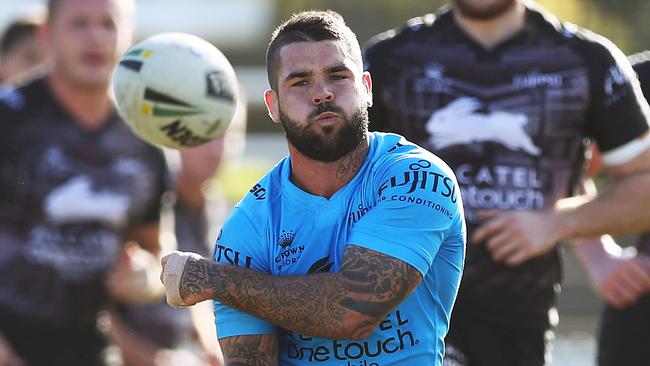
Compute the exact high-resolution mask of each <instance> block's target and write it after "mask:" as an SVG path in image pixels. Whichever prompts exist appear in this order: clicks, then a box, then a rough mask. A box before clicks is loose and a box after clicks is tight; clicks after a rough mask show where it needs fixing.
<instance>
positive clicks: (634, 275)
mask: <svg viewBox="0 0 650 366" xmlns="http://www.w3.org/2000/svg"><path fill="white" fill-rule="evenodd" d="M649 277H650V273H648V271H646V270H645V268H644V266H643V264H642V263H641V262H640V261H638V260H637V259H636V258H635V259H630V260H628V261H627V262H625V263H624V264H622V265H621V266H620V267H618V268H617V269H616V270H615V271H614V273H613V274H612V275H611V276H610V277H609V278H608V279H607V281H606V282H605V283H604V284H603V285H602V286H600V289H599V293H600V294H601V296H602V297H603V299H604V300H605V301H607V303H609V304H610V305H612V306H614V307H616V308H624V307H626V306H628V305H630V304H632V303H634V302H636V301H637V300H638V299H639V297H641V296H642V295H644V294H645V293H647V292H648V291H650V287H649V286H648V285H649V284H650V281H649V280H650V278H649Z"/></svg>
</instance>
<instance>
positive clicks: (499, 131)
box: [426, 97, 541, 155]
mask: <svg viewBox="0 0 650 366" xmlns="http://www.w3.org/2000/svg"><path fill="white" fill-rule="evenodd" d="M480 107H481V103H480V102H479V101H478V100H476V99H475V98H468V97H461V98H458V99H456V100H454V101H453V102H451V103H449V104H448V105H447V106H446V107H444V108H442V109H439V110H437V111H435V112H433V113H432V114H431V117H430V118H429V120H428V121H427V123H426V129H427V132H429V134H430V136H431V137H430V138H429V142H430V143H431V145H433V147H434V148H436V149H444V148H447V147H449V146H453V145H460V144H469V143H472V142H483V141H492V142H498V143H500V144H501V145H503V146H505V147H506V148H508V149H510V150H523V151H525V152H526V153H528V154H531V155H539V154H540V152H541V151H540V149H539V147H537V146H535V144H534V143H533V141H532V139H531V138H530V136H529V135H528V134H527V133H526V131H525V126H526V124H527V123H528V117H527V116H526V115H525V114H523V113H513V112H506V111H494V112H490V113H487V114H484V113H477V112H476V110H477V109H479V108H480Z"/></svg>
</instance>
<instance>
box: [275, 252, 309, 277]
mask: <svg viewBox="0 0 650 366" xmlns="http://www.w3.org/2000/svg"><path fill="white" fill-rule="evenodd" d="M304 251H305V246H304V245H298V246H295V247H293V248H287V249H286V250H283V251H281V252H280V253H279V254H278V255H276V256H275V258H274V261H275V265H276V267H277V269H278V271H280V272H281V271H282V270H284V269H286V268H287V267H289V266H292V265H294V264H296V263H298V259H300V257H302V253H303V252H304Z"/></svg>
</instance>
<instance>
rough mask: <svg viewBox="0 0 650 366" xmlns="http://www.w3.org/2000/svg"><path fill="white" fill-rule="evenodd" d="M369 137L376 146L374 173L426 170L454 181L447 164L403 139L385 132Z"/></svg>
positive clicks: (373, 133)
mask: <svg viewBox="0 0 650 366" xmlns="http://www.w3.org/2000/svg"><path fill="white" fill-rule="evenodd" d="M370 136H371V138H372V139H374V140H375V141H376V142H375V143H376V145H377V147H376V152H375V155H376V156H375V157H374V162H373V170H374V171H375V172H386V173H391V172H395V171H401V170H404V169H407V170H412V171H417V170H422V171H425V170H426V171H435V172H437V173H440V174H444V175H446V176H449V177H450V178H452V179H454V180H455V175H454V172H453V170H452V169H451V168H450V167H449V165H447V163H445V162H444V161H443V160H442V159H440V158H439V157H438V156H437V155H435V154H433V153H432V152H430V151H429V150H427V149H425V148H423V147H421V146H419V145H417V144H415V143H412V142H410V141H408V140H407V139H406V138H405V137H403V136H401V135H398V134H395V133H385V132H371V133H370Z"/></svg>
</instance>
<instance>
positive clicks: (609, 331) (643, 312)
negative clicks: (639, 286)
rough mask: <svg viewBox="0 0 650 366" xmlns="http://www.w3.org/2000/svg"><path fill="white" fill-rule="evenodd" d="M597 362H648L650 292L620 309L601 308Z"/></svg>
mask: <svg viewBox="0 0 650 366" xmlns="http://www.w3.org/2000/svg"><path fill="white" fill-rule="evenodd" d="M598 365H599V366H614V365H626V366H637V365H638V366H647V365H650V295H646V296H644V297H643V298H641V299H640V300H639V301H638V302H636V303H635V304H632V305H631V306H629V307H627V308H625V309H623V310H619V309H615V308H612V307H606V308H605V311H604V312H603V317H602V320H601V323H600V339H599V342H598Z"/></svg>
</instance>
